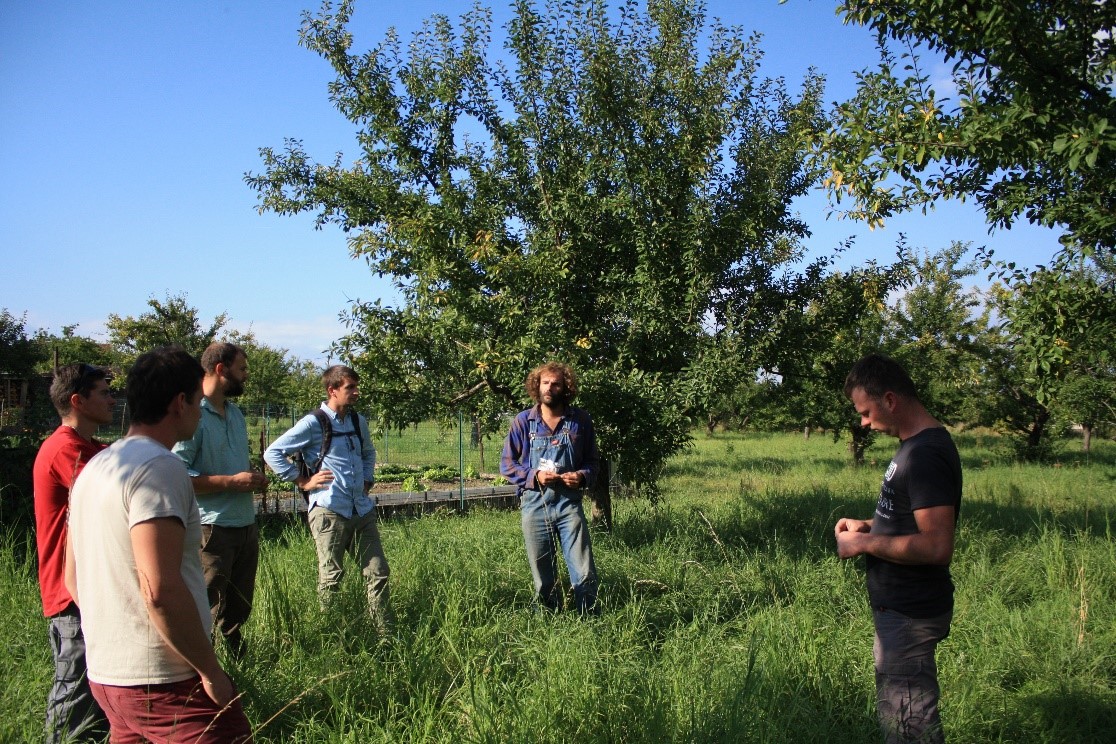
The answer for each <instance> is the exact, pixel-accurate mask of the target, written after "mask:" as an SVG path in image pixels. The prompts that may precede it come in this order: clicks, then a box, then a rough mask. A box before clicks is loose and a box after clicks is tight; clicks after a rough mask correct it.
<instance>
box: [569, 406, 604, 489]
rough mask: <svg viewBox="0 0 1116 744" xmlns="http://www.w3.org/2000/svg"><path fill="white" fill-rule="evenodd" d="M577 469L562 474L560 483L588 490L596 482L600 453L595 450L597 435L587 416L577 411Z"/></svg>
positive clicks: (591, 421)
mask: <svg viewBox="0 0 1116 744" xmlns="http://www.w3.org/2000/svg"><path fill="white" fill-rule="evenodd" d="M576 436H577V446H576V449H575V453H576V456H577V469H576V470H571V471H569V472H567V473H562V476H561V480H562V483H563V484H564V485H565V486H566V487H568V488H590V487H592V485H593V484H594V483H595V482H596V481H597V471H598V470H599V469H600V459H601V456H600V452H599V451H598V450H597V434H596V431H594V429H593V420H592V419H591V418H589V414H588V413H585V412H584V411H581V410H580V409H579V412H578V417H577V429H576Z"/></svg>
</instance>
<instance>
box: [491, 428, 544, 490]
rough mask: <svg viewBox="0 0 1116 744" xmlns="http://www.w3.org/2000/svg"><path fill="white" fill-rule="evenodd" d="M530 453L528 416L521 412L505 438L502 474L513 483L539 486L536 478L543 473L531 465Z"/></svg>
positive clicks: (522, 486)
mask: <svg viewBox="0 0 1116 744" xmlns="http://www.w3.org/2000/svg"><path fill="white" fill-rule="evenodd" d="M530 455H531V443H530V441H529V437H528V431H527V417H526V416H525V415H524V414H522V413H521V414H519V415H518V416H516V417H515V420H514V421H512V425H511V429H510V430H509V431H508V436H507V437H506V438H505V439H504V449H503V452H502V453H501V454H500V474H501V475H503V476H504V477H505V478H507V479H508V482H510V483H511V484H512V485H516V486H519V487H520V488H537V487H538V486H537V483H538V481H537V480H536V479H537V478H538V477H539V475H542V474H540V473H538V471H536V470H535V469H534V468H532V467H531V460H530ZM544 477H545V476H544Z"/></svg>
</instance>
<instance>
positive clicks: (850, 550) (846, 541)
mask: <svg viewBox="0 0 1116 744" xmlns="http://www.w3.org/2000/svg"><path fill="white" fill-rule="evenodd" d="M867 534H868V533H867V532H857V531H854V530H845V531H844V532H839V533H837V557H838V558H840V559H841V560H847V559H849V558H855V557H857V556H858V555H860V554H861V553H863V552H864V537H865V535H867Z"/></svg>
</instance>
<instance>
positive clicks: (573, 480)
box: [558, 470, 584, 488]
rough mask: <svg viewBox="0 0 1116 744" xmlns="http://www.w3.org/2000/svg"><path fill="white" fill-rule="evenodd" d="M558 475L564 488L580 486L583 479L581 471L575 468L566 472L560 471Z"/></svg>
mask: <svg viewBox="0 0 1116 744" xmlns="http://www.w3.org/2000/svg"><path fill="white" fill-rule="evenodd" d="M558 477H559V478H560V479H561V481H562V483H563V484H564V485H565V486H566V488H581V484H582V482H583V481H584V478H583V477H582V476H581V473H579V472H578V471H576V470H572V471H570V472H568V473H562V474H561V475H560V476H558Z"/></svg>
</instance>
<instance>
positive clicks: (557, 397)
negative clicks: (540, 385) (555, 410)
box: [542, 390, 570, 407]
mask: <svg viewBox="0 0 1116 744" xmlns="http://www.w3.org/2000/svg"><path fill="white" fill-rule="evenodd" d="M542 402H543V403H546V404H547V405H549V406H563V407H564V406H568V405H569V404H570V394H569V393H568V392H566V391H564V390H563V391H562V392H560V393H549V394H547V395H543V396H542Z"/></svg>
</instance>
